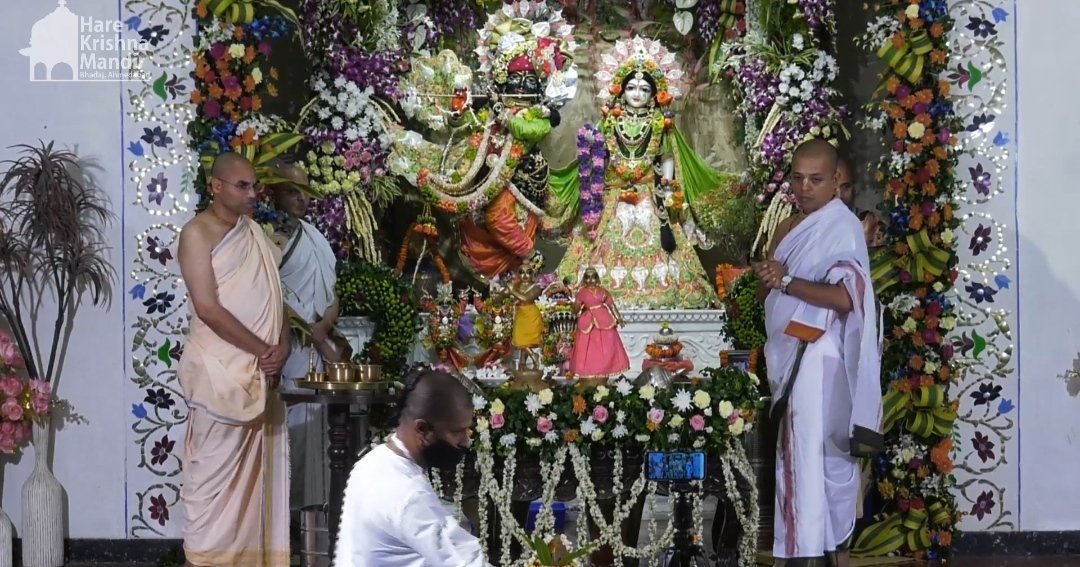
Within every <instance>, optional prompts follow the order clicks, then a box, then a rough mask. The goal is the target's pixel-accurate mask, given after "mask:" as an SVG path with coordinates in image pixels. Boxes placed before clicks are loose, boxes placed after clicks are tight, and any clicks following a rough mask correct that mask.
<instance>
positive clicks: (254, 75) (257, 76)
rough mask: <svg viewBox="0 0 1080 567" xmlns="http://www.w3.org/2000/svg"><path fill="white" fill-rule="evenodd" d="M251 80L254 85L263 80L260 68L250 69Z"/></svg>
mask: <svg viewBox="0 0 1080 567" xmlns="http://www.w3.org/2000/svg"><path fill="white" fill-rule="evenodd" d="M251 80H253V81H255V84H256V85H257V84H259V83H261V82H263V74H262V69H259V68H258V67H256V68H254V69H252V70H251Z"/></svg>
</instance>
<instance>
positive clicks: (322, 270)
mask: <svg viewBox="0 0 1080 567" xmlns="http://www.w3.org/2000/svg"><path fill="white" fill-rule="evenodd" d="M273 172H274V177H275V178H278V179H281V180H282V181H281V182H279V183H274V184H272V185H270V186H269V189H270V190H271V192H272V193H271V194H272V197H273V200H274V206H275V209H276V211H275V212H276V213H277V217H276V219H275V221H276V222H275V223H274V224H275V233H274V236H273V240H274V241H275V242H277V243H278V246H280V247H281V252H282V259H281V263H280V266H279V271H280V273H281V283H282V287H283V293H284V296H285V302H286V303H287V304H288V305H289V307H290V308H291V309H292V310H293V312H294V313H296V315H297V316H298V317H301V318H303V320H304V322H306V323H308V324H309V325H310V326H311V335H312V336H311V341H310V344H314V345H315V348H314V350H315V352H314V354H313V353H312V350H313V349H312V347H311V346H309V343H306V342H301V341H293V348H292V351H291V352H290V354H289V358H288V360H287V361H286V362H285V367H284V368H283V370H282V376H283V377H284V378H285V380H286V386H287V387H290V388H295V387H296V383H295V382H296V380H302V379H304V376H305V375H306V374H307V373H308V370H309V368H310V366H311V364H312V362H314V364H315V369H316V370H317V371H322V370H323V366H324V360H325V359H330V361H337V360H339V359H340V358H341V356H342V354H343V353H342V352H341V351H342V350H343V349H342V348H341V347H340V346H336V345H335V344H334V342H333V341H332V340H331V337H332V335H333V333H334V324H335V323H336V322H337V316H338V301H337V298H336V295H335V293H334V285H335V283H336V281H337V276H336V272H335V269H336V263H337V258H336V257H335V256H334V252H333V249H331V247H330V243H329V242H327V240H326V237H324V236H323V235H322V233H320V232H319V230H318V229H316V228H315V227H314V226H312V225H311V224H310V223H308V222H307V221H305V220H304V219H303V217H304V216H305V215H306V214H307V210H308V205H309V204H310V198H309V196H308V195H307V193H306V189H307V187H308V178H307V174H306V173H305V172H304V170H303V168H301V167H300V166H298V165H296V164H292V163H288V162H286V161H279V162H276V163H275V164H274V166H273ZM288 425H289V439H290V444H291V449H292V450H291V452H290V456H291V458H290V461H291V463H290V464H291V469H292V479H293V480H292V489H291V491H290V508H292V509H293V510H297V509H299V508H302V507H304V506H307V505H311V504H322V503H324V502H326V499H327V496H328V495H327V487H328V486H329V468H328V467H327V464H326V448H327V442H328V441H327V438H326V427H325V417H324V410H323V407H322V406H319V405H314V404H294V405H292V406H290V407H289V409H288Z"/></svg>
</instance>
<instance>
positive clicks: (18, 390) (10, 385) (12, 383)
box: [0, 376, 23, 398]
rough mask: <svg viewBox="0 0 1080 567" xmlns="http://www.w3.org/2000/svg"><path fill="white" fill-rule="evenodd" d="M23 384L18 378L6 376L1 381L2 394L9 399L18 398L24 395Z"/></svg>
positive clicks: (0, 389)
mask: <svg viewBox="0 0 1080 567" xmlns="http://www.w3.org/2000/svg"><path fill="white" fill-rule="evenodd" d="M22 391H23V383H22V380H19V378H18V377H16V376H6V377H4V378H3V379H0V392H3V393H4V395H5V396H7V397H9V398H14V397H18V396H19V395H20V394H22Z"/></svg>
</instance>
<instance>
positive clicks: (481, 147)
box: [390, 0, 577, 280]
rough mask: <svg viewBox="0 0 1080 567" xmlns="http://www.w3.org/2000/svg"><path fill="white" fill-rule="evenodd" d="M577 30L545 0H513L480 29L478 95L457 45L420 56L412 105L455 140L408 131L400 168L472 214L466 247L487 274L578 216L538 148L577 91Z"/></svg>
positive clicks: (409, 109) (397, 155)
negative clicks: (553, 195)
mask: <svg viewBox="0 0 1080 567" xmlns="http://www.w3.org/2000/svg"><path fill="white" fill-rule="evenodd" d="M571 31H572V28H571V26H570V25H569V24H568V23H566V21H565V20H563V18H562V15H561V13H560V12H558V11H556V10H552V9H550V8H549V7H548V6H547V5H546V4H545V3H544V2H542V1H528V0H519V1H517V2H513V3H510V4H506V5H504V6H503V7H502V9H500V10H498V11H496V12H495V13H494V14H492V15H490V16H489V17H488V21H487V24H486V25H485V26H484V28H483V29H482V30H480V38H479V39H480V42H479V43H480V46H479V47H478V48H477V53H478V55H479V59H480V62H481V69H480V71H481V73H482V74H483V79H484V80H485V82H486V83H487V85H486V89H485V90H484V91H483V92H481V93H479V94H476V95H475V96H474V93H472V92H471V90H470V89H471V88H472V71H471V70H470V69H469V68H468V67H466V66H464V65H463V64H461V63H460V62H459V61H458V59H457V57H456V56H455V55H454V54H453V53H451V52H448V51H444V52H442V53H440V54H438V55H437V56H436V57H432V58H422V59H418V60H417V61H414V72H413V73H412V76H411V77H410V79H409V80H407V81H406V83H405V85H403V91H404V92H405V101H404V102H403V104H402V106H403V108H404V109H405V111H406V114H408V115H409V116H410V118H416V119H418V120H420V121H421V122H425V123H426V124H428V125H429V126H431V127H432V129H433V130H436V131H439V130H443V131H446V133H447V134H449V136H448V137H449V140H448V141H447V142H445V144H442V145H439V144H435V143H432V142H429V141H427V140H425V139H424V138H423V137H421V136H420V135H419V134H418V133H416V132H408V131H404V130H400V131H399V135H398V137H397V139H396V141H395V142H394V148H393V152H392V154H391V159H390V165H391V170H392V171H393V172H394V173H396V174H399V175H402V176H403V177H405V178H406V179H408V180H409V181H410V182H412V183H413V184H414V185H416V187H417V188H418V189H419V190H420V193H421V194H422V196H423V197H424V199H425V201H427V203H428V204H429V205H431V206H434V207H435V208H437V209H439V210H442V211H443V212H447V213H451V214H455V215H461V216H462V217H463V218H462V219H461V222H460V225H459V226H460V228H461V254H462V256H463V258H464V259H465V260H466V262H467V264H468V265H469V266H470V267H471V268H472V270H473V271H474V272H475V273H476V275H478V276H480V277H481V278H485V279H489V280H490V279H494V278H497V277H498V276H501V275H503V274H507V273H510V272H512V271H513V270H516V269H517V268H518V267H520V266H521V265H522V263H523V262H524V261H525V260H526V259H528V258H529V257H530V255H531V254H532V252H533V250H534V248H535V245H536V240H537V238H538V236H539V233H540V232H541V231H542V230H555V229H558V228H559V227H561V226H563V225H566V224H568V223H567V221H568V220H569V219H570V217H571V214H570V213H571V212H572V210H573V208H572V207H570V206H567V205H566V203H565V202H564V201H563V200H560V199H548V176H549V166H548V164H547V162H546V161H545V160H544V156H543V155H542V154H541V153H540V149H539V147H537V144H538V143H539V142H540V141H541V140H543V139H544V138H545V137H546V136H547V135H548V133H549V132H550V131H551V129H552V128H554V127H556V126H558V122H559V120H558V118H559V116H558V112H557V109H558V107H559V106H561V105H562V104H564V103H565V102H566V101H568V100H570V99H571V98H573V96H574V94H575V93H576V88H577V87H576V85H577V79H576V72H575V70H574V66H573V57H572V51H573V49H574V42H573V38H572V35H571ZM474 98H475V102H477V104H475V105H474V104H473V102H474ZM445 101H449V104H447V103H446V102H445ZM444 106H445V107H447V108H443V107H444ZM474 106H475V107H476V108H474ZM444 137H445V136H444Z"/></svg>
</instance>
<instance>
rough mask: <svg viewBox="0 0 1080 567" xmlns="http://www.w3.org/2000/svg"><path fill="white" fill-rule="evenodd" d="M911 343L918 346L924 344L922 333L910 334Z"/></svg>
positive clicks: (920, 346)
mask: <svg viewBox="0 0 1080 567" xmlns="http://www.w3.org/2000/svg"><path fill="white" fill-rule="evenodd" d="M911 344H912V345H914V346H916V347H918V348H922V347H924V346H926V341H924V340H923V338H922V333H915V334H914V335H911Z"/></svg>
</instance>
